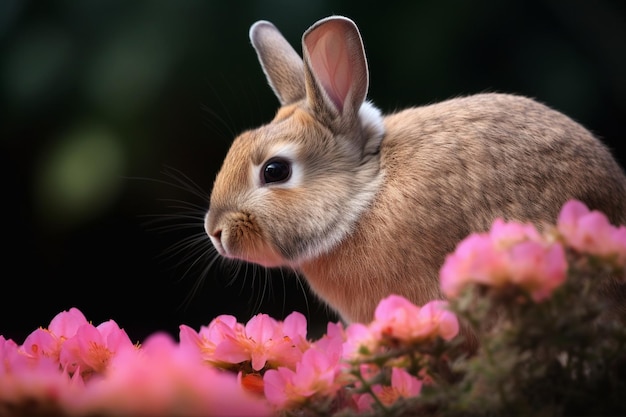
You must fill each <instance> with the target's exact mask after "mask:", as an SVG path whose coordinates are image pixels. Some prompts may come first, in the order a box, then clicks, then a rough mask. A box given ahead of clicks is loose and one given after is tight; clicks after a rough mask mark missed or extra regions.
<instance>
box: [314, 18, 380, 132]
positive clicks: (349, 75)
mask: <svg viewBox="0 0 626 417" xmlns="http://www.w3.org/2000/svg"><path fill="white" fill-rule="evenodd" d="M302 49H303V55H304V64H305V77H306V91H307V99H308V101H309V105H310V106H311V107H312V108H313V109H315V111H318V112H321V113H322V114H328V115H329V116H330V117H331V119H336V118H337V117H339V118H340V119H343V120H344V121H350V120H355V118H356V117H357V115H358V111H359V109H360V108H361V105H362V104H363V102H364V100H365V97H366V95H367V88H368V70H367V61H366V59H365V51H364V50H363V43H362V41H361V35H360V34H359V30H358V29H357V27H356V25H355V24H354V22H353V21H352V20H350V19H348V18H345V17H341V16H333V17H329V18H326V19H322V20H320V21H318V22H317V23H316V24H315V25H313V26H311V27H310V28H309V29H308V30H307V31H306V32H305V33H304V35H303V37H302Z"/></svg>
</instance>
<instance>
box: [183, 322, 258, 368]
mask: <svg viewBox="0 0 626 417" xmlns="http://www.w3.org/2000/svg"><path fill="white" fill-rule="evenodd" d="M244 333H245V329H244V326H243V325H242V324H240V323H238V322H237V319H236V318H235V316H231V315H226V314H224V315H220V316H217V317H216V318H215V319H213V320H212V321H211V323H209V325H208V326H201V327H200V331H199V332H196V331H195V330H193V329H192V328H191V327H189V326H187V325H184V324H183V325H181V326H180V334H179V337H180V344H181V346H184V347H188V348H191V349H195V350H197V351H198V352H199V353H200V355H201V357H202V359H203V360H205V361H207V362H209V363H212V364H214V365H216V366H218V367H223V366H225V365H226V366H227V365H230V364H232V363H239V362H243V361H245V360H246V359H248V356H247V355H244V354H243V353H242V354H241V356H240V357H238V358H235V360H236V362H232V361H227V362H221V361H218V360H217V359H216V358H215V348H216V347H217V346H218V345H219V344H220V343H222V342H223V341H224V340H225V339H227V338H229V339H237V338H239V337H243V336H242V335H243V334H244ZM229 359H231V360H232V359H233V358H229Z"/></svg>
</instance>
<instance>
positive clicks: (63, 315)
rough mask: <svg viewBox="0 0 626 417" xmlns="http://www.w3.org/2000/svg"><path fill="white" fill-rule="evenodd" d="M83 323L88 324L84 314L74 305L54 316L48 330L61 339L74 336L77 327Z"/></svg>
mask: <svg viewBox="0 0 626 417" xmlns="http://www.w3.org/2000/svg"><path fill="white" fill-rule="evenodd" d="M85 324H89V322H88V321H87V318H85V315H84V314H83V313H82V312H81V311H80V310H79V309H77V308H76V307H72V308H70V309H69V310H68V311H62V312H60V313H59V314H57V315H56V316H54V318H53V319H52V321H50V324H49V325H48V330H49V331H50V333H52V334H54V335H55V336H56V337H57V338H59V339H61V340H62V341H63V340H65V339H68V338H70V337H72V336H74V335H75V334H76V331H77V330H78V328H79V327H80V326H82V325H85Z"/></svg>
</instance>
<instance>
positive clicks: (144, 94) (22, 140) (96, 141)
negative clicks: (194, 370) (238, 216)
mask: <svg viewBox="0 0 626 417" xmlns="http://www.w3.org/2000/svg"><path fill="white" fill-rule="evenodd" d="M331 14H343V15H346V16H348V17H350V18H352V19H354V20H355V21H356V23H357V25H358V26H359V28H360V30H361V34H362V36H363V38H364V42H365V47H366V53H367V55H368V58H369V65H370V71H371V78H370V80H371V84H370V94H369V96H370V98H371V99H372V100H373V101H374V103H375V104H376V105H378V106H379V107H380V108H382V109H383V110H385V111H393V110H395V109H399V108H402V107H406V106H410V105H419V104H426V103H430V102H434V101H438V100H443V99H446V98H450V97H453V96H457V95H466V94H471V93H477V92H482V91H502V92H515V93H520V94H524V95H528V96H532V97H535V98H537V99H539V100H540V101H543V102H545V103H547V104H549V105H551V106H552V107H555V108H557V109H559V110H561V111H563V112H565V113H566V114H568V115H570V116H571V117H572V118H574V119H576V120H578V121H579V122H581V123H582V124H584V125H585V126H587V127H588V128H589V129H591V130H592V131H593V132H595V133H596V134H597V135H598V136H599V137H600V138H601V139H602V140H603V141H604V142H605V143H606V144H607V145H608V146H610V147H611V148H612V149H613V151H614V153H615V155H616V156H617V157H618V159H619V161H620V163H621V164H622V165H623V166H626V144H625V143H624V131H625V129H626V3H625V2H623V1H621V0H613V1H609V0H598V1H594V2H589V1H585V0H570V1H557V0H552V1H551V0H547V1H538V0H509V1H487V0H482V1H481V0H479V1H472V2H469V1H461V0H410V1H404V2H399V1H398V2H394V1H386V2H381V1H370V0H358V1H357V0H326V1H323V0H320V1H315V2H313V1H297V0H292V1H287V0H256V1H253V0H240V1H230V2H226V1H217V0H206V1H200V0H177V1H173V0H172V1H161V0H153V1H124V0H80V1H76V0H50V1H37V0H32V1H26V0H21V1H20V0H2V1H1V2H0V104H1V111H0V146H1V149H0V158H1V160H0V167H1V168H0V169H1V170H2V171H1V174H2V175H1V178H2V184H3V193H2V194H3V198H2V221H3V225H2V228H1V230H2V237H3V239H2V240H3V245H2V250H1V253H2V258H1V259H2V266H3V268H2V278H1V280H2V281H1V282H2V284H1V287H0V294H1V299H0V334H2V335H4V336H5V337H7V338H13V339H14V340H16V342H18V343H21V342H22V341H23V339H24V337H26V335H28V334H29V333H30V332H31V331H33V330H34V329H35V328H37V327H38V326H47V325H48V323H49V321H50V320H51V319H52V318H53V317H54V315H56V314H57V313H59V312H60V311H62V310H67V309H69V308H70V307H78V308H79V309H80V310H81V311H83V313H85V315H86V316H87V318H88V319H89V320H91V321H93V323H94V324H98V323H100V322H102V321H105V320H108V319H114V320H115V321H116V322H117V323H118V324H119V325H120V326H121V327H123V328H124V329H125V330H126V331H127V332H128V334H129V336H130V337H131V339H133V340H134V341H141V340H143V339H144V338H145V337H146V336H147V335H149V334H151V333H153V332H155V331H158V330H163V331H167V332H170V333H171V334H172V335H174V336H177V335H178V326H179V325H180V324H187V325H190V326H192V327H194V328H196V329H197V328H199V326H200V325H202V324H208V323H209V322H210V320H211V319H212V318H214V317H215V316H216V315H218V314H233V315H235V316H237V318H238V319H239V320H240V321H247V320H248V319H249V318H250V317H251V316H252V315H253V314H256V313H259V312H263V313H268V314H271V315H272V316H274V317H276V318H283V317H284V316H285V315H286V314H288V313H289V312H291V311H293V310H298V311H301V312H302V313H304V314H305V315H306V316H307V318H308V320H309V323H310V326H311V334H313V335H315V334H317V333H318V332H319V331H320V329H321V331H323V327H320V326H323V325H325V323H326V322H327V321H328V320H335V319H336V318H335V317H334V316H333V315H332V314H330V313H329V312H328V311H327V310H326V309H325V307H324V306H322V305H320V304H319V303H318V302H317V301H316V299H315V297H314V296H312V295H311V294H310V293H308V291H307V289H306V286H304V285H303V284H302V282H299V281H298V280H297V279H296V278H295V277H293V276H292V275H290V274H287V273H280V272H277V271H275V272H274V273H272V274H266V273H265V272H264V271H262V270H260V269H256V270H255V268H253V267H251V266H243V267H242V268H241V269H240V271H239V273H238V274H237V273H236V272H237V271H235V270H233V269H229V268H223V267H220V265H219V263H214V264H211V259H212V257H211V256H210V255H209V252H208V249H207V248H208V244H209V242H208V240H207V239H206V238H204V237H203V233H204V231H203V226H202V217H203V215H204V211H205V210H206V208H207V206H208V194H209V192H210V190H211V186H212V182H213V178H214V176H215V174H216V172H217V170H218V169H219V167H220V165H221V161H222V159H223V157H224V155H225V153H226V151H227V150H228V147H229V144H230V142H231V140H232V138H233V137H234V136H235V135H236V134H237V133H239V132H241V131H242V130H244V129H248V128H251V127H254V126H256V125H259V124H262V123H265V122H267V121H269V120H270V119H271V118H272V116H273V114H274V112H275V111H276V109H277V107H278V102H277V100H276V99H275V98H274V96H273V94H272V92H271V90H270V88H269V87H268V86H267V84H266V81H265V78H264V75H263V73H262V71H261V69H260V67H259V65H258V63H257V60H256V55H255V53H254V51H253V49H252V47H251V46H250V44H249V40H248V29H249V27H250V25H251V24H252V23H254V22H255V21H256V20H259V19H265V20H270V21H272V22H274V23H275V24H276V26H277V27H278V28H279V29H280V30H281V31H282V32H283V34H284V35H285V36H286V37H287V39H289V40H290V41H291V42H292V44H293V45H294V47H295V48H296V50H298V51H300V38H301V36H302V33H303V31H304V30H306V29H307V28H308V27H309V25H311V24H312V23H314V22H315V21H316V20H318V19H320V18H323V17H326V16H328V15H331ZM355 273H356V272H355Z"/></svg>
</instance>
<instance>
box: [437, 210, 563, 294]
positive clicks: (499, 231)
mask: <svg viewBox="0 0 626 417" xmlns="http://www.w3.org/2000/svg"><path fill="white" fill-rule="evenodd" d="M566 275H567V260H566V257H565V251H564V250H563V247H562V246H561V245H560V244H559V243H557V242H552V241H551V240H550V239H548V238H544V237H543V236H542V235H540V234H539V232H537V230H536V229H535V228H534V227H533V226H532V225H529V224H521V223H516V222H509V223H506V222H504V221H503V220H501V219H497V220H496V221H494V223H493V226H492V228H491V230H490V231H489V232H486V233H475V234H472V235H470V236H469V237H468V238H466V239H465V240H463V241H462V242H460V243H459V245H458V246H457V249H456V250H455V252H454V253H452V254H450V255H448V256H447V257H446V260H445V262H444V264H443V266H442V268H441V270H440V279H441V281H440V285H441V289H442V291H443V293H444V294H445V295H446V297H448V298H455V297H458V296H459V294H460V292H461V290H462V289H463V288H465V286H466V285H467V284H470V283H475V284H481V285H486V286H490V287H502V286H505V285H507V284H515V285H518V286H519V287H521V288H524V289H525V290H526V291H528V293H529V294H530V296H531V297H532V298H533V299H534V300H535V301H541V300H543V299H545V298H547V297H549V296H550V295H551V294H552V292H553V291H554V290H555V289H556V288H557V287H559V286H560V285H561V284H562V283H563V282H564V281H565V279H566Z"/></svg>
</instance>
